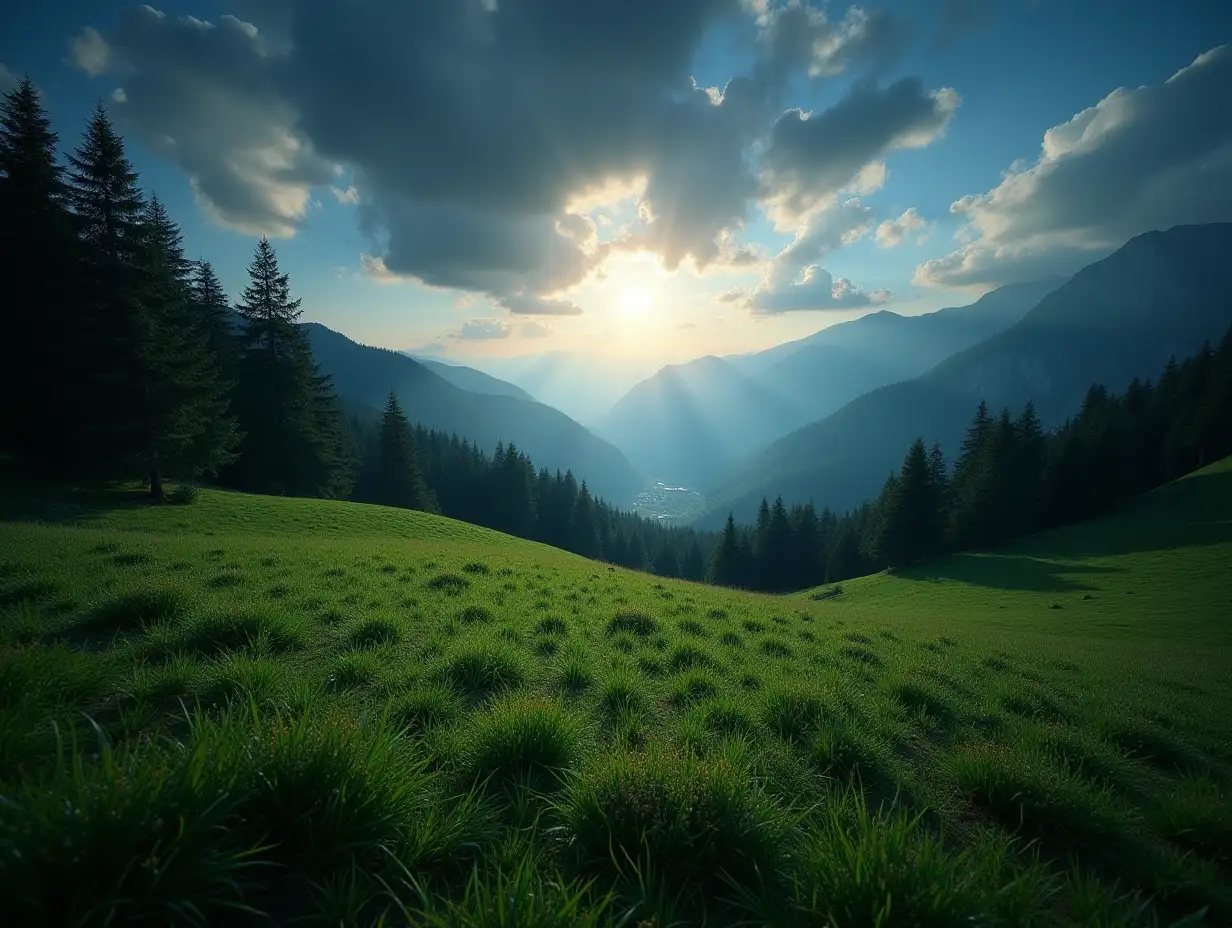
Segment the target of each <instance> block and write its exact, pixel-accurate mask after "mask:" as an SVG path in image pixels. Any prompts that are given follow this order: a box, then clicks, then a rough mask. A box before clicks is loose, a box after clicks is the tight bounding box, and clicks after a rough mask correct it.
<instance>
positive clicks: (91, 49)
mask: <svg viewBox="0 0 1232 928" xmlns="http://www.w3.org/2000/svg"><path fill="white" fill-rule="evenodd" d="M69 50H70V53H71V54H72V57H73V63H74V64H75V65H77V67H79V68H81V70H83V71H85V72H86V73H87V74H89V75H90V76H91V77H98V76H99V75H100V74H106V73H107V70H108V68H110V66H111V64H112V56H111V46H110V45H109V44H108V43H107V40H106V39H104V38H103V36H102V34H101V33H100V32H99V31H98V30H97V29H95V28H94V27H93V26H86V27H85V28H84V29H82V30H81V33H80V34H79V35H77V36H74V37H73V40H72V42H71V43H70V45H69Z"/></svg>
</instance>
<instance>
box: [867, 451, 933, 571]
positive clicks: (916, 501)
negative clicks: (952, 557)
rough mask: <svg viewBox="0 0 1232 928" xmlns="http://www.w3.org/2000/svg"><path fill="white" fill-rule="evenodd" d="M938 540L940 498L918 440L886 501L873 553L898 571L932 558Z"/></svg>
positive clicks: (931, 471) (904, 461)
mask: <svg viewBox="0 0 1232 928" xmlns="http://www.w3.org/2000/svg"><path fill="white" fill-rule="evenodd" d="M941 538H942V522H941V496H940V492H939V488H938V487H937V485H936V483H935V481H934V477H933V470H932V468H931V466H930V461H929V456H928V452H927V451H926V450H925V449H924V441H923V439H919V438H917V439H916V440H915V442H914V443H913V444H912V445H911V449H910V450H909V451H908V452H907V457H906V458H905V459H904V460H903V466H902V470H901V471H900V472H899V476H898V480H897V481H896V483H895V484H894V485H893V489H892V490H891V491H890V494H889V498H888V500H886V511H885V512H884V513H883V515H882V520H881V523H880V525H879V527H878V533H877V538H876V542H875V549H876V552H877V556H878V559H879V560H882V561H884V562H885V563H886V564H888V565H890V566H894V567H897V566H903V565H908V564H915V563H918V562H920V561H924V560H928V559H929V558H930V557H933V556H935V555H936V554H937V553H938V551H939V549H940V546H941Z"/></svg>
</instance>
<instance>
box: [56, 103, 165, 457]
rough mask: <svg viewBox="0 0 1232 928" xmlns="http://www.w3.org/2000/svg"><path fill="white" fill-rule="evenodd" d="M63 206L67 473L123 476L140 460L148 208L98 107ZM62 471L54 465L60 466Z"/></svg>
mask: <svg viewBox="0 0 1232 928" xmlns="http://www.w3.org/2000/svg"><path fill="white" fill-rule="evenodd" d="M69 164H70V166H71V168H70V172H69V182H68V184H69V186H68V202H69V205H70V207H71V210H72V218H73V226H74V229H75V231H76V234H77V239H78V248H77V254H78V261H77V273H76V274H75V280H74V283H75V288H74V289H75V291H76V293H75V297H76V300H77V304H76V308H77V320H76V321H77V323H78V326H77V329H76V332H75V333H74V335H75V338H74V339H73V341H74V342H75V343H76V344H77V345H78V346H80V348H81V349H82V350H81V351H80V352H79V353H78V355H77V357H76V358H75V359H74V360H75V361H76V363H77V364H79V365H80V367H79V370H78V371H77V372H75V375H74V376H73V382H74V383H73V385H74V392H75V394H76V400H75V403H74V406H75V415H74V418H73V420H72V421H70V422H69V423H66V426H65V431H64V433H63V434H64V435H65V436H66V437H68V438H69V440H70V443H71V444H72V446H73V447H72V449H71V450H67V451H66V454H67V458H66V459H65V460H63V461H60V462H58V464H59V465H62V466H63V468H64V469H65V470H72V471H79V472H80V471H85V472H88V473H91V474H94V475H112V476H120V475H125V476H127V475H128V474H130V473H131V472H132V469H133V467H134V457H135V456H136V454H137V453H138V452H139V450H140V449H139V448H138V447H137V446H138V445H139V444H140V436H141V433H142V431H143V429H142V422H143V419H144V416H143V415H142V414H141V410H142V408H143V406H144V405H145V403H146V402H147V396H146V393H147V391H148V390H149V389H150V388H151V382H150V378H149V377H148V376H147V371H146V366H147V365H148V364H149V362H150V360H151V353H150V352H151V350H152V346H151V345H150V335H151V332H150V327H149V325H148V322H149V319H150V315H149V313H148V312H147V308H146V307H145V306H143V305H142V299H143V292H142V291H143V286H144V285H145V284H146V282H147V277H146V274H145V273H144V270H143V269H144V268H145V267H146V266H147V242H148V238H147V235H146V229H145V228H144V224H143V219H144V218H145V200H144V197H143V196H142V193H141V189H140V187H138V185H137V174H136V172H135V171H133V169H132V165H131V164H130V163H129V161H128V158H127V156H126V155H125V153H124V142H123V140H122V139H121V138H120V136H119V134H117V133H116V131H115V128H114V127H113V126H112V124H111V121H110V119H108V117H107V113H106V110H105V109H103V107H102V106H101V105H99V106H96V107H95V108H94V111H93V113H92V114H91V116H90V120H89V122H88V124H87V126H86V132H85V136H84V138H83V139H82V141H81V144H80V145H78V147H77V149H76V151H75V152H74V153H73V154H72V155H70V156H69ZM57 469H59V467H58V468H57Z"/></svg>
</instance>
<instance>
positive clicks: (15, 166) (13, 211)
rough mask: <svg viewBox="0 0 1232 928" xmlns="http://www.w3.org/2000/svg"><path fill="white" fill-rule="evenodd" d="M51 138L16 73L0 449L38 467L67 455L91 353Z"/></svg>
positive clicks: (8, 145)
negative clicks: (67, 441) (74, 287)
mask: <svg viewBox="0 0 1232 928" xmlns="http://www.w3.org/2000/svg"><path fill="white" fill-rule="evenodd" d="M58 144H59V140H58V138H57V136H56V134H55V132H53V131H52V129H51V121H50V120H49V119H48V117H47V114H46V112H45V111H44V109H43V105H42V101H41V100H40V99H39V94H38V91H37V90H36V89H35V87H34V84H33V83H32V82H31V81H30V79H29V78H24V79H23V80H21V81H20V82H19V83H18V84H17V86H16V87H15V88H14V89H13V90H11V91H10V92H9V93H6V94H5V95H4V98H3V102H2V103H0V279H3V280H4V281H5V282H6V283H5V287H6V293H5V299H4V301H3V304H0V305H2V307H3V309H2V312H3V317H2V318H0V324H2V325H3V326H4V333H5V337H4V339H3V340H0V395H2V396H4V397H5V398H6V401H5V402H3V403H0V448H5V449H7V450H9V451H11V452H13V453H14V454H15V455H16V456H17V457H18V458H19V459H22V460H24V461H26V462H28V463H30V464H32V465H34V466H35V467H37V468H38V469H40V470H48V469H50V467H51V465H52V464H53V462H60V463H63V462H64V460H65V459H66V458H67V457H68V456H69V455H70V454H71V453H72V452H70V451H69V449H68V448H67V447H66V445H65V441H64V439H65V438H66V437H67V436H68V435H71V434H75V432H76V427H77V426H79V425H80V422H79V421H78V420H77V419H76V417H75V413H76V412H77V410H78V409H79V404H80V396H78V395H77V394H79V392H80V391H79V387H80V385H81V382H82V380H81V374H82V373H83V371H84V370H85V368H84V367H83V363H84V362H85V361H86V360H88V359H89V357H90V352H89V351H88V350H87V349H86V347H85V345H84V344H82V340H81V338H80V334H81V325H82V321H83V320H82V319H81V304H80V302H79V301H78V300H77V299H76V294H75V293H73V291H72V284H73V279H72V275H71V270H72V268H73V261H74V258H75V257H76V254H75V248H74V247H73V246H74V242H73V238H72V226H71V225H70V223H69V215H68V211H67V209H66V208H65V200H66V196H67V190H66V187H65V183H64V172H63V169H62V167H61V166H60V164H59V162H58V160H57V155H56V151H57V146H58ZM17 281H23V282H22V283H21V285H20V286H18V285H17ZM19 396H20V397H21V401H20V402H18V401H16V399H15V398H16V397H19ZM52 423H55V427H54V428H53V427H52V426H51V424H52Z"/></svg>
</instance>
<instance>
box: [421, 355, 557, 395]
mask: <svg viewBox="0 0 1232 928" xmlns="http://www.w3.org/2000/svg"><path fill="white" fill-rule="evenodd" d="M400 353H401V352H400ZM407 357H409V358H411V359H412V360H415V361H418V362H419V363H420V364H422V365H423V366H424V367H426V368H427V369H428V370H430V371H432V373H434V374H436V375H437V376H438V377H441V378H442V379H444V380H447V381H449V382H450V383H451V384H453V385H454V386H455V387H458V388H459V389H462V390H467V391H469V392H471V393H484V394H487V395H490V396H512V397H514V398H515V399H519V400H526V401H527V402H528V403H537V402H538V400H536V399H535V398H534V397H533V396H531V395H530V394H529V393H527V392H526V391H525V390H523V389H522V388H521V387H519V386H517V385H516V384H512V383H509V382H508V381H505V380H500V379H498V378H496V377H493V376H492V375H491V374H485V373H484V372H483V371H478V370H475V368H473V367H466V366H465V365H462V364H446V363H445V362H444V361H436V360H433V359H432V358H417V357H415V356H414V355H407Z"/></svg>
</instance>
